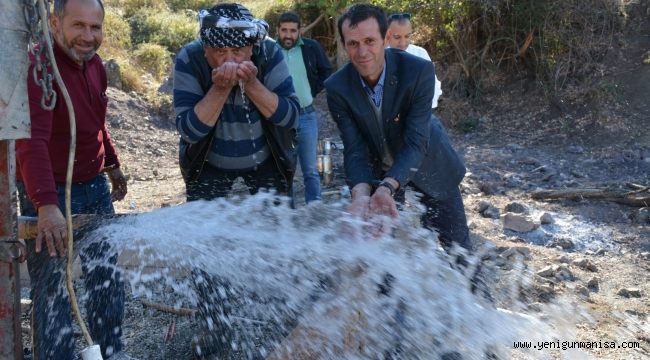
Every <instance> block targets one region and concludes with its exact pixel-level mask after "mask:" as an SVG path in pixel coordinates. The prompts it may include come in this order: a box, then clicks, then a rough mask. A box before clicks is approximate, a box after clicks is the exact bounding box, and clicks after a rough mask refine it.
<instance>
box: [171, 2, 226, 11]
mask: <svg viewBox="0 0 650 360" xmlns="http://www.w3.org/2000/svg"><path fill="white" fill-rule="evenodd" d="M167 4H168V5H169V8H170V9H171V11H173V12H179V11H183V10H193V11H197V12H198V11H199V10H201V9H209V8H211V7H213V6H214V5H215V1H214V0H167Z"/></svg>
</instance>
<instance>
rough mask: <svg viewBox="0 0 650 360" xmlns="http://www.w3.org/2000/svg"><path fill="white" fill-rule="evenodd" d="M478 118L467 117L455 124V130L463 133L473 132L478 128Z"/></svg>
mask: <svg viewBox="0 0 650 360" xmlns="http://www.w3.org/2000/svg"><path fill="white" fill-rule="evenodd" d="M478 123H479V118H478V117H477V116H474V115H469V116H467V117H465V118H463V119H461V120H460V121H458V123H456V128H458V130H460V131H462V132H463V133H469V132H472V131H474V129H476V127H477V126H478Z"/></svg>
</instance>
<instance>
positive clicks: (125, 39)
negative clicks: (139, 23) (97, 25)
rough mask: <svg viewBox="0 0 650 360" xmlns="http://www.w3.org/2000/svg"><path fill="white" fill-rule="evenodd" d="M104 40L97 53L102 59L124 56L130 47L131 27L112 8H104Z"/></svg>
mask: <svg viewBox="0 0 650 360" xmlns="http://www.w3.org/2000/svg"><path fill="white" fill-rule="evenodd" d="M103 32H104V41H103V42H102V46H101V47H100V48H99V53H100V55H101V57H102V58H104V59H113V58H118V57H122V56H125V55H126V53H127V52H128V50H129V49H130V48H131V27H130V26H129V23H128V22H126V21H125V20H124V19H123V18H122V17H121V16H120V14H119V12H118V11H117V10H116V9H114V8H106V16H105V17H104V26H103Z"/></svg>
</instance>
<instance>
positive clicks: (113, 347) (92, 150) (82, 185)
mask: <svg viewBox="0 0 650 360" xmlns="http://www.w3.org/2000/svg"><path fill="white" fill-rule="evenodd" d="M103 20H104V7H103V5H102V3H101V1H100V0H56V1H55V2H54V12H53V16H52V18H51V20H50V24H51V29H52V36H53V38H54V40H55V41H54V56H55V59H56V63H57V66H58V68H59V71H60V72H61V76H62V78H63V81H64V83H65V85H66V88H67V90H68V92H69V93H70V98H71V99H72V105H73V107H74V112H75V117H76V128H77V136H76V153H75V163H74V171H73V176H72V182H73V185H72V196H71V205H72V212H73V213H77V214H78V213H86V214H90V213H92V214H113V213H114V209H113V205H112V201H116V200H122V199H123V198H124V196H125V195H126V191H127V188H126V179H125V177H124V175H123V174H122V171H121V170H120V162H119V160H118V157H117V153H116V151H115V147H114V146H113V143H112V141H111V138H110V136H109V134H108V131H107V129H106V121H105V115H106V107H107V103H108V98H107V97H106V86H107V80H106V72H105V70H104V67H103V65H102V61H101V59H100V58H99V56H98V55H96V53H95V52H96V50H97V48H98V47H99V45H100V44H101V42H102V24H103ZM42 53H45V51H43V52H42ZM41 61H42V62H43V63H44V59H41ZM35 63H36V59H35V58H33V57H32V58H31V59H30V68H29V74H30V75H31V74H32V71H33V68H34V66H35ZM50 72H51V71H50ZM54 90H55V91H56V92H57V94H58V97H57V99H56V103H55V104H54V108H53V109H52V110H44V109H43V108H41V105H40V103H41V96H42V90H41V88H40V87H39V86H38V85H36V84H35V83H34V81H33V80H32V77H31V76H28V93H29V106H30V114H31V125H32V137H31V138H30V139H25V140H18V141H16V158H17V165H18V171H17V177H18V184H17V185H18V190H19V200H20V206H21V213H22V215H27V216H36V215H38V230H39V234H38V237H37V238H36V241H35V242H32V241H28V242H27V248H28V258H27V263H28V267H29V275H30V280H31V287H32V289H31V291H32V295H31V296H32V301H33V304H34V310H33V311H34V316H33V318H32V320H33V321H32V332H33V334H32V335H33V348H34V349H33V350H34V355H35V358H37V359H72V358H73V352H74V336H73V331H72V318H71V311H70V303H69V300H68V294H67V291H65V272H64V269H65V258H64V257H65V253H66V252H65V248H66V245H65V243H66V222H65V218H64V216H63V213H62V208H63V206H64V195H65V180H66V171H67V159H68V150H69V147H70V129H69V120H68V109H67V108H66V105H65V101H64V99H63V96H62V95H61V91H60V89H59V87H58V85H55V86H54ZM104 171H105V172H106V174H108V178H109V179H110V181H111V183H112V191H110V190H109V186H108V182H107V179H106V175H105V174H104ZM43 242H45V244H46V248H47V252H45V251H41V248H42V246H43ZM57 254H58V255H59V256H58V257H57ZM107 258H110V260H108V262H110V263H111V265H114V264H115V263H116V261H117V255H115V254H109V253H108V245H107V244H106V243H103V242H98V243H96V244H92V245H90V246H88V249H84V251H83V252H82V253H81V259H82V269H83V271H84V282H85V286H86V289H87V291H88V293H87V294H88V303H87V306H86V309H87V314H88V320H89V330H90V333H91V336H92V338H93V339H94V340H95V342H97V343H98V344H99V345H100V346H101V350H102V354H103V356H104V358H105V359H107V358H110V359H125V358H128V357H127V356H126V355H124V354H123V353H122V352H121V349H122V342H121V340H120V336H121V334H122V331H121V325H122V317H123V305H124V287H123V283H122V282H121V281H120V276H119V273H117V272H115V271H114V270H113V268H112V267H111V266H110V265H109V266H101V265H100V266H95V267H93V268H90V267H88V264H89V263H90V262H91V261H99V262H101V261H104V260H105V259H107Z"/></svg>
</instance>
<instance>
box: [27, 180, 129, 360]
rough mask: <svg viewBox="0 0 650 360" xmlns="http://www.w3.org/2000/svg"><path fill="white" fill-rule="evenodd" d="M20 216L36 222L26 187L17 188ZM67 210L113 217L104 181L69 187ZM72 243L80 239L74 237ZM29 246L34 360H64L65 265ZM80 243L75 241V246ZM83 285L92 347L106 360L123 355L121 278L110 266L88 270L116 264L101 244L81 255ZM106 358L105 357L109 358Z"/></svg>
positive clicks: (61, 191) (70, 344) (67, 355)
mask: <svg viewBox="0 0 650 360" xmlns="http://www.w3.org/2000/svg"><path fill="white" fill-rule="evenodd" d="M17 187H18V196H19V201H20V208H21V214H22V215H24V216H36V215H37V213H36V210H35V209H34V206H33V205H32V202H31V201H30V200H29V198H28V197H27V193H26V191H25V186H24V184H23V183H21V182H18V184H17ZM57 193H58V196H59V204H60V207H61V212H63V213H64V214H65V211H64V206H65V186H64V185H57ZM71 207H72V213H73V214H114V213H115V210H114V209H113V204H112V202H111V195H110V191H109V187H108V182H107V180H106V176H105V175H103V174H101V175H98V176H97V177H96V178H94V179H92V180H89V181H87V182H83V183H75V184H72V194H71ZM74 236H75V239H77V240H78V239H81V238H82V237H83V232H82V231H77V232H76V233H75V234H74ZM26 243H27V266H28V270H29V276H30V283H31V298H32V304H33V310H32V336H33V345H32V346H33V351H34V358H35V359H56V360H59V359H61V360H68V359H72V358H73V357H74V334H73V331H72V309H71V307H70V302H69V300H68V291H67V289H66V286H65V266H66V259H65V258H60V257H50V255H49V254H48V251H47V248H46V247H45V245H43V249H42V250H41V252H40V253H36V252H35V245H36V241H34V240H29V241H26ZM78 244H79V242H78V241H75V246H78ZM80 257H81V263H82V271H83V274H84V276H83V281H84V286H85V288H86V296H87V301H86V314H87V321H88V329H89V331H90V335H91V336H92V338H93V340H94V341H95V343H97V344H99V345H100V346H101V349H102V355H103V357H104V359H106V358H107V357H108V355H110V354H113V353H116V352H118V351H121V350H122V342H121V339H120V337H121V336H122V319H123V312H124V283H123V282H122V280H121V278H120V273H119V272H117V271H115V270H114V268H112V267H110V266H96V267H93V268H92V269H89V268H88V266H87V264H89V263H91V262H95V261H102V263H103V262H107V263H110V264H111V265H115V264H117V253H115V252H112V251H111V250H110V249H109V244H108V243H107V242H105V241H99V242H93V243H92V244H89V245H88V246H85V247H84V248H83V249H82V250H81V252H80ZM107 352H108V354H107Z"/></svg>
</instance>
